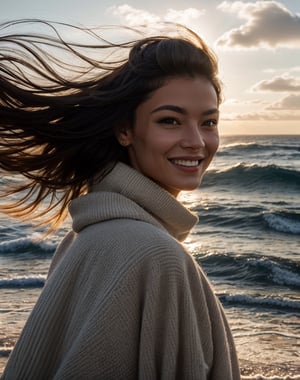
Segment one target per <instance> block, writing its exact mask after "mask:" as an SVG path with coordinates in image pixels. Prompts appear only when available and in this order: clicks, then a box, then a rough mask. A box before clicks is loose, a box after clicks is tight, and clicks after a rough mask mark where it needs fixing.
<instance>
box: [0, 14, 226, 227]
mask: <svg viewBox="0 0 300 380" xmlns="http://www.w3.org/2000/svg"><path fill="white" fill-rule="evenodd" d="M29 21H30V20H21V21H15V22H10V23H6V24H2V25H0V173H2V175H3V174H4V175H8V174H20V175H22V176H23V177H22V178H23V180H22V181H21V182H17V184H14V185H13V184H11V185H10V186H8V187H7V188H5V189H2V194H1V196H2V197H7V196H10V197H13V195H14V194H18V197H13V198H14V199H17V200H15V201H13V200H11V202H10V203H8V202H6V203H5V204H4V205H2V206H1V211H2V212H5V213H7V214H9V215H11V216H13V217H18V218H21V219H23V220H26V219H29V218H38V219H39V220H40V221H42V223H50V222H51V223H52V228H53V229H54V228H55V227H56V226H57V225H58V224H59V223H60V222H61V221H63V219H64V218H65V217H66V214H67V206H68V204H69V202H70V201H71V200H72V199H74V198H76V197H78V196H80V195H81V194H83V193H84V192H85V191H86V189H87V187H88V185H89V183H90V182H91V181H92V179H93V178H94V177H95V175H96V174H97V175H100V176H102V177H103V176H105V175H106V174H107V172H108V171H109V170H110V169H111V168H112V167H113V165H114V164H115V163H116V162H118V161H123V162H127V161H128V157H127V153H126V148H124V147H122V146H121V145H120V144H119V143H118V140H117V138H116V131H117V130H118V128H121V127H122V125H124V123H127V125H128V123H130V125H133V121H134V114H135V110H136V108H137V106H138V105H139V104H141V103H142V102H143V101H145V100H146V99H147V98H148V97H149V96H150V95H151V93H152V92H153V91H154V90H156V89H158V88H159V87H161V86H162V85H163V84H164V83H165V82H166V80H168V79H170V78H173V77H178V76H192V77H194V76H197V75H201V76H205V77H206V78H207V79H208V80H209V81H210V82H211V83H212V85H213V86H214V88H215V90H216V94H217V97H218V100H219V102H220V101H221V85H220V81H219V80H218V77H217V60H216V57H215V55H214V54H213V52H212V51H211V50H210V49H209V48H208V47H207V46H206V44H205V43H204V42H203V40H202V39H201V38H200V37H199V36H197V35H196V34H195V33H193V32H192V31H190V30H189V29H187V28H184V27H183V26H178V25H177V26H176V28H177V30H178V29H179V35H178V37H168V36H154V37H146V38H139V39H138V40H136V39H135V40H134V41H133V40H131V41H130V42H126V43H120V44H116V43H110V42H108V41H106V40H104V39H102V38H101V37H100V35H99V34H96V33H95V32H94V31H92V30H89V29H83V28H78V27H75V26H71V25H66V24H54V23H49V22H45V21H40V20H37V21H35V23H33V25H38V26H39V25H43V26H45V25H46V26H47V27H49V28H50V30H51V31H52V32H54V34H53V33H52V35H51V34H49V35H48V34H47V35H43V34H33V33H9V31H10V29H11V28H12V27H18V28H20V26H21V27H24V28H25V26H27V25H28V24H29V23H30V22H29ZM59 26H63V27H67V28H69V29H70V30H71V31H76V32H77V33H78V32H80V33H83V34H84V33H86V34H88V35H90V36H92V37H93V38H94V39H95V38H96V40H97V44H95V43H94V44H83V43H74V42H67V41H66V39H63V37H62V35H61V34H60V33H59V30H58V29H59V28H58V27H59ZM112 51H113V52H114V53H112ZM116 51H117V52H118V51H119V52H121V53H123V57H121V58H120V56H119V55H118V56H117V55H116ZM104 52H105V54H106V55H105V57H103V53H104ZM67 55H68V58H66V57H67ZM124 55H125V56H124ZM70 57H71V58H72V61H70V59H69V58H70ZM24 177H25V178H24Z"/></svg>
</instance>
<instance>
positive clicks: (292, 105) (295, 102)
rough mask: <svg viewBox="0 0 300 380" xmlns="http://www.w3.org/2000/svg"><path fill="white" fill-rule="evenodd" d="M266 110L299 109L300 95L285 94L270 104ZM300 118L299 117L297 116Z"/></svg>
mask: <svg viewBox="0 0 300 380" xmlns="http://www.w3.org/2000/svg"><path fill="white" fill-rule="evenodd" d="M266 110H272V111H273V110H297V111H299V110H300V95H298V94H297V95H295V94H291V95H287V96H285V97H284V98H282V99H281V100H280V101H279V102H275V103H273V104H271V105H270V106H269V107H267V108H266ZM299 119H300V117H299Z"/></svg>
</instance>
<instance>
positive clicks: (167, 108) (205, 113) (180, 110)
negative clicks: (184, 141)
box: [151, 104, 219, 116]
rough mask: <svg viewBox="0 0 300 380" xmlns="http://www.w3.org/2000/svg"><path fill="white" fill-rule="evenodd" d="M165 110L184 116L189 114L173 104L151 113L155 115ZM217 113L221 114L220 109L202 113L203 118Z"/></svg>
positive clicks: (160, 107) (158, 108)
mask: <svg viewBox="0 0 300 380" xmlns="http://www.w3.org/2000/svg"><path fill="white" fill-rule="evenodd" d="M163 110H167V111H174V112H178V113H181V114H182V115H186V114H187V111H186V109H184V108H182V107H179V106H174V105H172V104H165V105H162V106H159V107H157V108H155V109H154V110H153V111H151V113H155V112H158V111H163ZM215 113H216V114H219V109H218V108H212V109H210V110H207V111H204V112H202V116H207V115H212V114H215Z"/></svg>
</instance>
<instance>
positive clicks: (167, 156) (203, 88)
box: [118, 77, 219, 197]
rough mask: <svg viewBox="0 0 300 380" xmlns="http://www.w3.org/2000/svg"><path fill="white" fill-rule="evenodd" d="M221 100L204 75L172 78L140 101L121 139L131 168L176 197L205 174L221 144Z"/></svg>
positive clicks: (195, 184) (197, 183)
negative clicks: (143, 100)
mask: <svg viewBox="0 0 300 380" xmlns="http://www.w3.org/2000/svg"><path fill="white" fill-rule="evenodd" d="M218 117H219V111H218V100H217V95H216V92H215V89H214V88H213V86H212V84H211V83H210V82H209V81H208V80H206V79H205V78H204V77H197V78H190V77H178V78H174V79H170V80H169V81H168V82H167V83H166V84H165V85H164V86H162V87H160V88H159V89H157V90H156V91H154V92H153V93H152V95H151V96H150V97H149V98H148V99H147V100H146V101H145V102H143V103H141V104H140V105H139V106H138V107H137V109H136V113H135V122H134V125H133V127H131V128H128V129H125V130H123V131H122V132H121V133H120V135H119V136H118V139H119V141H120V142H121V143H122V144H123V145H126V146H127V149H128V154H129V159H130V163H131V165H132V167H133V168H135V169H136V170H138V171H139V172H141V173H143V174H144V175H145V176H147V177H149V178H151V179H152V180H153V181H155V182H156V183H158V184H159V185H160V186H162V187H163V188H164V189H166V190H167V191H169V192H170V193H171V194H173V195H174V196H175V197H176V196H177V195H178V193H179V192H180V191H181V190H193V189H195V188H197V187H198V186H199V184H200V182H201V180H202V177H203V174H204V172H205V170H206V169H207V167H208V165H209V164H210V162H211V160H212V158H213V156H214V154H215V153H216V151H217V149H218V145H219V135H218V128H217V124H218Z"/></svg>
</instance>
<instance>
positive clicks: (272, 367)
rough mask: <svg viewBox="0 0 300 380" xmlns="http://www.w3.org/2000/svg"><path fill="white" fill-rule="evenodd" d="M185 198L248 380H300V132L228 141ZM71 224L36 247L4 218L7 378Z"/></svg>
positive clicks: (1, 295) (0, 229)
mask: <svg viewBox="0 0 300 380" xmlns="http://www.w3.org/2000/svg"><path fill="white" fill-rule="evenodd" d="M5 185H6V182H5V180H4V179H3V178H2V179H0V186H5ZM180 197H181V200H182V202H183V203H184V204H186V205H187V206H188V207H190V208H191V209H192V210H193V211H194V212H196V213H197V214H198V215H199V224H197V226H196V227H195V228H194V229H193V231H192V233H191V234H190V236H189V237H188V239H187V240H186V242H185V245H186V246H187V248H188V249H189V250H190V251H191V252H192V254H193V255H194V256H195V258H196V260H197V262H198V263H199V264H200V265H201V267H202V268H203V270H204V271H205V272H206V274H207V276H208V277H209V278H210V280H211V282H212V284H213V287H214V289H215V292H216V294H217V296H218V297H219V299H220V301H221V303H222V304H223V306H224V308H225V312H226V314H227V316H228V319H229V322H230V325H231V328H232V331H233V335H234V338H235V342H236V346H237V351H238V355H239V360H240V365H241V372H242V375H243V379H267V378H270V377H272V379H300V135H299V136H224V137H222V139H221V145H220V149H219V152H218V154H217V156H216V158H215V160H214V162H213V163H212V165H211V167H210V169H209V171H208V172H207V174H206V176H205V178H204V180H203V183H202V185H201V187H200V188H199V189H198V190H195V191H193V192H188V193H183V194H182V195H181V196H180ZM69 228H70V221H69V220H68V221H66V222H65V223H64V225H63V226H62V228H61V229H60V230H59V231H57V233H56V234H55V235H54V236H50V237H48V238H47V239H43V240H41V241H39V240H37V239H36V238H37V237H40V236H41V234H42V230H40V229H36V228H33V227H32V225H31V224H29V223H27V224H24V223H20V222H18V221H15V220H10V219H8V218H7V217H6V216H4V215H3V214H0V325H1V331H0V373H1V370H2V369H3V367H4V365H5V363H6V361H7V358H8V355H9V353H10V351H11V349H12V347H13V345H14V343H15V341H16V339H17V337H18V335H19V333H20V331H21V329H22V326H23V325H24V323H25V320H26V318H27V317H28V315H29V313H30V311H31V309H32V307H33V306H34V304H35V302H36V299H37V297H38V295H39V294H40V292H41V290H42V287H43V285H44V282H45V278H46V275H47V271H48V268H49V264H50V261H51V257H52V255H53V252H54V250H55V248H56V246H57V244H58V242H59V241H60V240H61V238H62V237H63V235H64V234H65V233H66V232H67V230H68V229H69ZM220 380H223V379H220ZM224 380H225V379H224Z"/></svg>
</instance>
